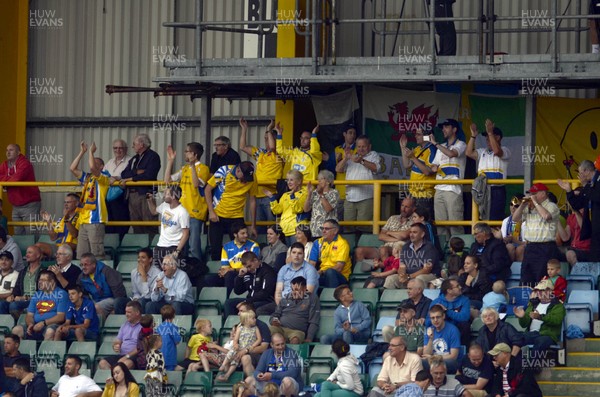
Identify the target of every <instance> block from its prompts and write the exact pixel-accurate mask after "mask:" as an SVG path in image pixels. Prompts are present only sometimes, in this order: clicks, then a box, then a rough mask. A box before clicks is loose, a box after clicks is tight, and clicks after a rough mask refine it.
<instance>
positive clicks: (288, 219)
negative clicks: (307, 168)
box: [263, 170, 310, 245]
mask: <svg viewBox="0 0 600 397" xmlns="http://www.w3.org/2000/svg"><path fill="white" fill-rule="evenodd" d="M302 181H303V176H302V173H301V172H300V171H296V170H290V171H288V173H287V184H288V188H289V189H290V191H289V192H286V193H284V194H283V195H281V197H280V198H279V201H277V200H275V196H273V193H271V192H270V191H269V190H267V189H263V192H264V193H265V194H266V195H267V197H269V199H270V200H271V211H273V213H274V214H275V215H279V214H281V220H280V221H279V225H280V226H281V231H282V232H283V234H284V235H285V236H286V238H287V240H288V241H287V242H288V245H289V244H291V243H293V241H291V240H292V239H291V237H292V236H293V235H294V234H295V233H296V226H298V225H308V224H310V216H309V215H310V214H308V213H305V212H304V202H305V201H306V199H307V198H308V193H307V191H306V189H305V188H304V187H303V186H302Z"/></svg>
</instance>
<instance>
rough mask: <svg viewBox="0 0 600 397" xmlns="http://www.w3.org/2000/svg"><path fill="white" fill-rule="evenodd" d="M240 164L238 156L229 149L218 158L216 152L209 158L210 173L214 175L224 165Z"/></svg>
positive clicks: (240, 160)
mask: <svg viewBox="0 0 600 397" xmlns="http://www.w3.org/2000/svg"><path fill="white" fill-rule="evenodd" d="M241 162H242V159H240V155H239V154H238V152H236V151H235V150H233V149H232V148H229V150H227V153H225V155H223V156H219V155H218V154H217V152H214V153H213V154H212V157H211V158H210V173H211V174H214V173H215V172H217V170H218V169H219V168H221V167H222V166H224V165H238V164H239V163H241Z"/></svg>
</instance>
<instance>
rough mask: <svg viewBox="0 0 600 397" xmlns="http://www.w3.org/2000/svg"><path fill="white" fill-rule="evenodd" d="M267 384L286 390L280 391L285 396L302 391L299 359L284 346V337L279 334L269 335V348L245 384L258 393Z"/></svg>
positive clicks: (302, 384)
mask: <svg viewBox="0 0 600 397" xmlns="http://www.w3.org/2000/svg"><path fill="white" fill-rule="evenodd" d="M269 382H273V383H275V384H277V385H279V386H280V389H286V390H281V392H282V393H283V392H286V393H285V394H288V392H290V391H292V393H289V394H292V395H296V396H297V395H298V392H299V391H300V390H303V389H304V383H303V381H302V363H301V361H300V358H299V357H298V355H297V354H296V352H295V351H294V350H292V349H290V348H289V347H287V346H286V345H285V337H284V336H283V335H282V334H280V333H274V334H273V335H271V348H270V349H268V350H266V351H265V352H264V353H263V354H262V355H261V356H260V360H259V362H258V365H257V366H256V369H255V370H254V376H249V377H248V378H246V383H247V384H248V385H250V386H255V387H256V389H257V391H258V392H259V393H260V392H262V390H263V389H264V386H265V385H266V384H267V383H269ZM289 389H292V390H289ZM293 391H295V392H293Z"/></svg>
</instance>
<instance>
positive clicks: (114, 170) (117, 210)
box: [103, 139, 131, 239]
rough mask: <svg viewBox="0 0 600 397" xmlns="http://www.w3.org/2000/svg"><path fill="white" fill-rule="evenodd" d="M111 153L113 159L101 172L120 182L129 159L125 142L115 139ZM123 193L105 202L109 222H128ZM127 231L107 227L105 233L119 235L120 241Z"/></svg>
mask: <svg viewBox="0 0 600 397" xmlns="http://www.w3.org/2000/svg"><path fill="white" fill-rule="evenodd" d="M112 151H113V154H114V157H113V158H111V159H110V160H108V161H107V162H106V164H104V169H103V171H107V172H108V173H109V174H110V176H112V177H113V178H115V179H116V180H117V181H120V180H121V172H123V170H124V169H125V167H127V163H128V162H129V159H131V157H129V156H128V155H127V142H125V141H124V140H123V139H115V140H114V141H113V143H112ZM125 196H126V195H125V192H123V194H121V196H119V197H117V198H116V199H114V200H112V201H108V202H106V208H107V209H108V219H110V220H111V221H128V220H129V206H128V204H127V199H126V198H125ZM128 230H129V226H107V227H106V233H119V236H120V238H121V239H123V236H124V235H125V234H126V233H127V231H128Z"/></svg>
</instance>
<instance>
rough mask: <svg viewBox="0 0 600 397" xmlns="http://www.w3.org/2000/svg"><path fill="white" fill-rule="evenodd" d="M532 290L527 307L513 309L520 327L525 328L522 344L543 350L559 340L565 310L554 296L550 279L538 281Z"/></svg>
mask: <svg viewBox="0 0 600 397" xmlns="http://www.w3.org/2000/svg"><path fill="white" fill-rule="evenodd" d="M534 290H535V291H534V293H532V296H531V299H530V300H529V304H528V305H527V309H525V310H523V308H522V307H515V309H514V311H515V316H517V317H518V318H519V324H520V325H521V327H523V328H525V329H527V332H525V335H524V336H525V338H524V344H525V345H533V350H536V351H543V350H548V349H549V348H550V346H552V345H554V344H556V343H558V341H559V340H560V332H561V329H562V323H563V320H564V319H565V316H566V311H565V307H564V305H563V304H562V302H561V301H560V300H559V299H558V298H556V297H554V293H553V290H554V286H553V285H552V282H551V281H550V280H544V281H540V282H539V283H538V285H536V286H535V288H534ZM536 293H537V294H536ZM536 295H537V296H536Z"/></svg>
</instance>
